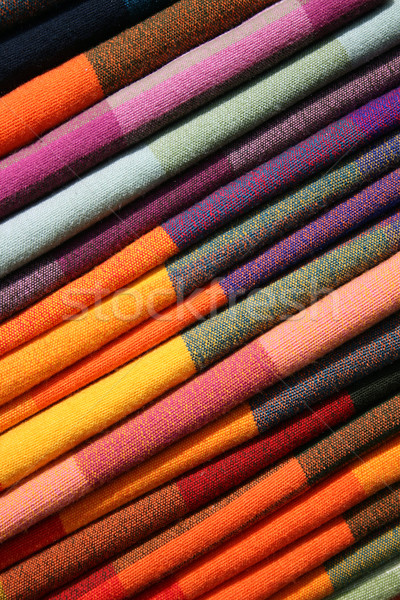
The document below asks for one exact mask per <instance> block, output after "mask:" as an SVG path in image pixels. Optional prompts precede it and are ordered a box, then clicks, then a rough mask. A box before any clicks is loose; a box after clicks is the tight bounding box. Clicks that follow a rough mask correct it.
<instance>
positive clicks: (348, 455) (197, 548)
mask: <svg viewBox="0 0 400 600" xmlns="http://www.w3.org/2000/svg"><path fill="white" fill-rule="evenodd" d="M399 401H400V400H399V397H394V398H393V399H392V400H389V401H388V402H389V403H390V404H391V408H390V407H389V404H388V403H383V404H382V405H381V406H380V407H377V408H374V409H372V410H371V411H368V412H367V413H365V414H364V415H362V416H361V417H358V418H357V419H355V420H354V421H352V422H350V423H349V424H348V425H344V426H343V427H341V428H340V429H338V430H337V431H336V432H334V433H332V434H330V435H329V436H327V437H325V438H324V439H323V440H322V441H320V442H317V443H316V444H314V445H312V446H310V447H309V448H308V449H306V450H304V451H303V452H301V453H299V454H297V455H295V456H293V457H291V458H289V459H288V460H286V461H284V462H283V463H280V464H279V465H277V466H276V467H275V468H272V469H271V470H269V471H267V472H266V473H264V474H262V475H261V476H260V477H258V478H256V479H254V480H252V482H251V483H250V484H248V486H247V488H246V486H245V487H244V488H243V487H242V488H238V489H237V490H235V492H233V494H231V497H229V496H228V497H223V498H222V500H221V503H220V505H219V506H218V505H217V506H214V507H213V508H214V509H213V510H212V509H211V510H210V507H208V510H209V512H208V514H207V509H205V511H203V512H202V511H200V512H199V513H195V514H194V515H192V516H191V517H189V518H186V519H184V520H182V521H180V522H179V523H178V524H177V526H176V527H175V529H173V530H172V531H171V530H169V529H167V530H165V531H163V532H162V533H160V534H159V535H158V536H157V537H156V538H150V539H149V540H146V541H145V542H143V544H139V545H136V546H134V547H133V548H132V549H131V550H130V551H128V552H125V553H123V554H122V555H119V556H118V557H117V559H116V560H115V561H110V562H108V563H105V564H104V565H103V566H102V567H100V568H99V569H97V570H95V571H94V572H93V575H91V574H89V575H87V576H86V577H85V578H84V580H83V581H79V582H78V583H77V584H76V585H75V586H74V585H73V586H72V589H71V592H72V593H70V594H69V593H68V592H69V588H68V587H67V588H66V590H64V591H61V592H59V593H57V592H56V593H55V594H52V595H51V596H50V597H51V598H59V599H60V600H61V598H65V599H67V598H84V599H85V600H92V599H93V600H94V599H96V600H97V599H99V598H118V600H119V599H121V600H122V599H123V598H130V597H131V596H130V595H131V594H136V596H134V597H135V598H138V600H139V597H140V596H137V593H138V592H140V591H141V590H143V589H144V588H146V587H148V586H149V585H150V584H154V583H157V582H159V581H160V579H161V578H163V577H165V575H168V574H169V573H172V572H174V571H176V570H177V569H178V568H179V567H182V566H183V565H188V563H190V562H193V561H194V560H195V559H197V561H201V562H202V563H203V562H204V560H206V559H207V555H206V556H205V557H204V558H203V559H202V558H200V557H201V556H202V555H205V554H206V552H207V551H209V550H211V549H213V548H216V546H217V544H221V543H223V542H226V541H227V540H228V539H229V538H232V537H233V536H234V535H239V538H236V540H237V539H239V540H240V541H242V538H243V536H246V534H247V533H248V531H247V532H246V530H245V528H248V527H251V526H254V524H255V523H257V521H260V520H261V519H263V517H265V516H266V515H268V513H270V512H272V511H274V510H276V509H278V511H277V512H275V514H273V515H271V516H270V517H267V519H266V521H265V523H266V524H267V529H269V533H270V534H271V535H269V536H268V534H267V533H266V538H267V539H265V540H261V543H260V546H258V549H259V551H260V552H262V551H264V550H265V551H266V552H268V550H270V551H271V553H272V552H273V551H274V549H278V548H279V544H284V543H285V542H286V543H289V541H290V536H291V535H294V539H297V537H298V536H299V535H301V534H302V533H305V532H306V531H307V528H309V527H311V529H312V528H313V525H314V527H315V526H316V525H315V524H316V519H318V518H319V519H321V520H322V522H324V521H325V518H324V517H325V515H326V516H327V519H326V520H328V519H329V516H328V515H329V511H330V510H332V511H335V509H336V510H337V511H338V512H337V513H336V514H340V512H341V509H342V510H345V509H346V506H348V507H350V506H354V504H357V503H359V502H361V501H362V500H364V499H365V498H367V497H369V496H371V495H372V494H374V493H376V492H378V491H379V490H381V489H383V488H384V487H385V486H386V483H385V482H387V483H388V484H389V485H390V484H391V483H392V484H393V483H395V482H396V481H397V480H398V477H399V474H398V472H399V461H398V460H397V458H398V452H399V444H400V440H399V436H397V437H395V438H394V439H393V440H390V441H388V442H386V443H385V444H383V445H381V446H380V447H379V448H378V449H375V450H373V451H370V452H369V453H368V454H366V455H363V457H362V458H363V461H356V462H354V463H352V464H351V465H350V466H347V467H346V468H343V469H341V470H339V472H338V473H336V474H333V472H334V471H337V470H338V469H339V468H340V467H342V466H343V465H344V464H345V463H348V462H349V461H350V460H352V459H353V458H354V456H355V453H356V455H357V454H361V453H363V452H365V450H367V449H368V447H371V446H369V442H372V444H374V443H375V444H376V443H377V440H378V438H379V430H380V432H381V433H382V429H381V428H382V427H383V428H384V427H385V426H387V425H388V420H386V419H384V421H385V422H386V425H383V421H382V420H381V418H380V413H381V411H383V412H385V409H388V412H387V413H386V415H387V417H388V419H389V420H390V418H391V417H392V416H393V414H394V413H396V412H398V409H399ZM395 405H396V406H395ZM378 415H379V416H378ZM371 419H372V421H373V423H371V424H370V425H369V426H368V421H369V420H371ZM375 419H376V421H377V422H375ZM378 422H379V424H378ZM371 425H372V428H371ZM364 426H365V427H366V429H365V435H364V431H363V430H362V429H360V427H361V428H362V427H364ZM371 429H373V430H374V431H372V430H371ZM394 431H395V429H392V432H394ZM389 435H390V434H389ZM370 436H372V437H370ZM375 436H377V437H375ZM361 438H362V441H361ZM380 439H381V440H382V439H383V438H382V437H381V438H380ZM372 440H374V441H372ZM334 452H335V454H336V455H334ZM328 475H330V477H329V478H328V479H327V480H326V481H322V480H323V479H326V477H327V476H328ZM299 494H302V495H300V497H299V498H298V499H296V500H294V502H293V503H292V505H290V504H289V505H288V506H284V505H285V504H288V503H289V502H290V501H291V500H292V499H293V498H294V496H295V495H299ZM325 494H326V495H325ZM321 502H322V503H323V504H324V507H325V510H324V511H321V510H320V506H321V504H320V503H321ZM338 505H340V507H341V509H340V508H338ZM291 506H292V507H293V512H294V513H295V514H296V517H297V518H293V520H292V519H291V516H292V515H291ZM313 507H314V508H313ZM296 509H297V510H298V512H297V513H296ZM302 509H303V510H302ZM299 513H300V514H299ZM300 515H301V516H300ZM315 517H316V518H315ZM275 523H276V525H277V526H276V528H275V527H274V524H275ZM258 525H259V526H261V528H262V525H263V521H261V523H258ZM280 527H282V530H281V534H279V529H280ZM255 528H256V530H257V525H256V526H255ZM308 530H310V529H308ZM242 532H243V533H242ZM250 533H252V530H251V529H250ZM261 537H262V536H261ZM292 539H293V538H292ZM232 544H235V538H234V539H233V540H232ZM227 545H228V547H230V543H229V541H228V542H227ZM274 546H275V548H274ZM225 547H226V546H225ZM281 547H282V546H281ZM219 550H220V551H221V552H223V550H224V546H222V547H221V546H220V547H219ZM214 553H218V548H217V549H216V550H215V551H214ZM249 553H250V545H249ZM240 556H242V557H243V560H245V557H246V553H245V554H243V552H241V553H240ZM197 561H196V562H195V563H194V566H193V568H194V569H195V567H196V565H198V564H199V562H197ZM228 566H229V565H228V564H227V563H226V562H225V563H223V564H222V565H221V573H224V571H225V570H226V568H227V567H228ZM187 569H190V566H188V567H187ZM185 571H186V569H185ZM217 576H218V574H217ZM188 579H189V581H190V577H188ZM198 581H199V583H204V580H203V579H202V578H201V573H198ZM167 582H168V580H167ZM164 583H165V582H164ZM174 592H177V595H176V596H175V594H174ZM63 594H65V596H64V595H63ZM168 595H170V597H171V598H172V599H175V598H179V595H180V597H181V598H186V590H185V588H184V587H183V586H182V587H181V586H180V585H174V586H171V587H170V588H169V589H168V591H167V592H166V594H165V595H164V594H162V593H161V595H160V598H163V599H164V598H168ZM144 597H145V598H147V594H145V596H144ZM150 597H152V593H151V592H150ZM155 597H157V596H155ZM188 597H189V598H190V594H189V596H188ZM237 597H238V596H235V595H231V596H230V598H237Z"/></svg>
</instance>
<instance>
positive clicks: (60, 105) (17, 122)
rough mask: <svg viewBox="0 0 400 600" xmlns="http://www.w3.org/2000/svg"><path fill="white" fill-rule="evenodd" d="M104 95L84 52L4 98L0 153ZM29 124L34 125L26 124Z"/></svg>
mask: <svg viewBox="0 0 400 600" xmlns="http://www.w3.org/2000/svg"><path fill="white" fill-rule="evenodd" d="M102 98H104V94H103V90H102V88H101V86H100V83H99V81H98V79H97V76H96V73H95V71H94V69H93V67H92V65H91V64H90V62H89V61H88V60H87V58H86V57H85V55H83V54H81V55H79V56H76V57H75V58H72V59H71V60H69V61H68V62H66V63H64V64H62V65H60V66H59V67H57V68H56V69H52V70H51V71H48V72H47V73H44V74H43V75H40V76H39V77H35V79H32V80H31V81H28V82H27V83H25V84H24V85H21V86H20V87H18V88H17V89H15V90H13V91H12V92H10V93H9V94H6V95H5V96H3V97H2V98H0V156H3V155H4V154H8V153H9V152H11V151H12V150H16V149H17V148H19V147H20V146H23V145H25V144H29V143H30V142H32V141H33V140H35V139H36V138H37V137H38V136H39V135H41V134H42V133H44V132H45V131H48V130H49V129H52V128H53V127H55V126H56V125H58V124H59V123H60V122H61V121H66V120H67V119H69V118H70V117H72V116H73V115H75V114H77V113H79V112H81V111H82V110H84V109H85V108H88V107H89V106H92V104H95V103H96V102H99V100H102ZM25 123H29V124H30V125H29V126H28V125H26V126H25V127H23V125H25Z"/></svg>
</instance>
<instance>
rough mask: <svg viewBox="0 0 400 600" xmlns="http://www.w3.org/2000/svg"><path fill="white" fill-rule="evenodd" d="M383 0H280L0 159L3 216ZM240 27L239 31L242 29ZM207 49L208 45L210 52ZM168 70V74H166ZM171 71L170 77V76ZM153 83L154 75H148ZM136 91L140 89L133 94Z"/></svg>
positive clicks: (0, 212) (0, 213) (0, 195)
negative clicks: (147, 79) (149, 83)
mask: <svg viewBox="0 0 400 600" xmlns="http://www.w3.org/2000/svg"><path fill="white" fill-rule="evenodd" d="M381 1H382V0H325V1H324V6H323V10H321V5H320V0H302V2H300V3H293V1H292V0H281V2H278V3H276V4H274V5H273V6H270V7H268V8H267V9H265V10H264V11H261V12H260V13H258V14H256V15H255V16H254V17H252V19H250V20H249V21H247V22H245V23H243V24H242V25H240V26H239V27H237V28H235V29H233V30H231V31H228V32H227V33H225V34H223V35H222V36H219V37H217V38H216V39H215V40H212V41H210V42H208V43H207V45H206V47H204V46H201V47H200V48H196V49H194V50H192V51H191V52H189V53H188V54H187V55H186V56H185V57H183V58H179V59H177V60H176V61H174V62H173V65H175V66H172V65H171V64H169V65H167V66H166V67H164V69H162V70H161V75H160V74H159V79H156V80H155V84H154V85H152V86H151V87H150V88H149V89H145V88H146V83H143V81H141V82H137V83H135V84H133V85H131V86H128V87H127V88H125V89H124V90H123V91H122V92H120V93H117V94H115V95H113V96H111V97H110V98H109V99H108V100H104V101H103V102H101V103H100V105H98V106H97V107H96V108H94V109H92V110H89V111H88V112H87V114H85V113H84V114H83V115H78V117H77V118H75V119H72V121H70V122H69V123H67V124H65V125H63V126H61V127H60V128H57V130H55V131H53V132H52V133H51V134H49V135H47V136H44V137H43V138H42V139H40V140H39V141H38V142H37V143H35V144H33V146H32V147H31V148H29V149H28V150H22V151H21V152H19V153H17V154H15V155H14V156H13V157H11V158H10V159H9V160H6V161H4V162H3V164H0V169H1V170H2V186H1V188H0V218H2V217H5V216H6V215H8V214H11V213H12V212H15V211H16V210H19V209H21V208H22V207H24V206H26V205H27V204H29V203H31V202H33V201H34V200H36V199H38V198H40V197H42V196H43V195H44V194H46V193H48V192H50V191H51V190H53V189H54V188H55V187H60V186H61V185H63V184H65V183H67V182H68V181H71V180H72V179H74V178H75V176H76V174H81V173H83V172H85V171H87V170H88V169H89V168H91V167H94V166H95V165H97V164H98V163H99V162H100V161H101V160H104V159H105V158H107V157H110V156H112V155H113V154H114V153H115V152H117V151H118V150H120V149H122V148H124V147H125V148H126V147H128V146H130V145H132V144H134V143H136V142H138V141H139V140H140V139H143V138H144V137H145V136H147V135H149V134H150V133H153V132H155V131H156V130H158V129H159V128H160V127H162V126H164V125H166V124H167V123H170V122H172V121H173V120H175V119H176V118H178V117H181V116H182V115H185V114H187V113H188V112H190V111H191V110H193V108H195V107H198V106H200V105H201V104H204V103H205V102H208V101H210V100H211V99H212V98H214V97H216V96H218V95H220V94H222V93H224V92H225V91H227V90H228V89H230V88H232V87H233V86H235V85H238V84H239V83H242V82H243V81H246V80H248V79H250V78H251V77H252V76H254V75H255V74H257V73H260V72H261V71H263V70H265V69H266V68H269V67H271V66H272V65H273V64H276V63H277V62H278V61H280V60H282V59H283V58H286V57H288V56H290V55H291V54H293V53H294V52H296V51H297V50H298V49H299V48H302V47H304V46H306V45H307V44H309V43H311V42H313V41H315V40H316V39H318V38H320V37H322V36H323V35H326V33H327V32H329V31H332V30H334V29H337V28H338V27H340V25H342V24H343V23H344V22H346V21H348V20H349V18H354V17H356V16H358V14H359V13H360V12H365V11H366V10H368V9H370V8H371V7H374V6H376V4H377V3H378V2H381ZM240 32H243V33H240ZM205 48H209V49H210V50H209V53H210V55H209V56H207V51H206V50H205ZM165 72H166V73H167V75H166V76H165V75H164V73H165ZM168 74H169V76H168ZM151 80H152V81H153V78H151ZM138 91H139V92H138Z"/></svg>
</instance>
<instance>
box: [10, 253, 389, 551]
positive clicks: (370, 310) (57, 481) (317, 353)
mask: <svg viewBox="0 0 400 600" xmlns="http://www.w3.org/2000/svg"><path fill="white" fill-rule="evenodd" d="M399 260H400V255H399V254H396V255H395V256H393V257H392V258H391V259H389V260H387V261H385V262H384V263H382V264H381V265H379V266H377V267H375V268H373V269H371V270H369V271H368V272H367V273H365V274H364V275H362V276H360V277H357V278H355V279H353V280H352V281H350V282H349V283H348V284H346V285H343V286H342V287H341V288H339V289H338V290H336V291H335V292H332V293H331V294H329V295H328V296H326V297H325V298H323V299H322V300H319V302H317V303H316V304H315V305H314V306H311V307H309V308H307V309H305V310H303V311H302V312H301V313H300V317H301V318H300V319H299V318H297V317H292V318H290V319H288V320H286V321H285V322H283V323H281V324H280V325H279V326H277V327H275V328H274V329H272V330H271V331H269V332H268V333H266V334H264V336H261V337H259V338H258V339H257V340H255V341H254V342H253V343H251V344H249V345H248V346H246V347H245V348H243V349H242V350H240V351H238V352H236V353H235V354H233V355H231V356H230V357H228V358H226V359H225V360H223V361H221V362H220V363H218V364H217V365H216V366H215V367H213V368H212V369H209V370H208V371H206V372H205V373H204V374H202V375H200V376H198V377H197V378H195V379H193V380H192V381H191V382H189V383H188V384H187V385H186V386H183V387H181V388H180V389H179V390H177V391H176V392H174V393H173V394H171V395H170V396H169V397H167V398H165V399H164V400H163V402H162V403H158V404H155V405H154V406H153V407H152V408H150V409H148V410H147V411H145V412H142V413H141V414H139V415H138V416H136V418H133V419H132V420H131V421H128V422H127V425H126V427H125V428H124V424H122V425H121V426H120V427H122V430H121V429H120V430H119V429H118V428H116V429H114V430H111V431H110V432H109V433H108V434H107V435H106V436H104V437H100V438H98V439H97V440H94V441H93V442H92V443H89V444H87V445H86V446H84V447H83V448H82V449H81V450H80V451H78V453H75V455H67V456H66V457H64V458H63V459H61V460H59V461H57V462H56V463H54V464H53V465H50V466H49V467H48V468H47V469H44V470H43V471H41V472H40V473H38V474H37V475H36V477H32V478H30V479H27V480H25V481H24V482H23V483H21V485H20V486H18V487H16V488H15V489H12V490H10V491H9V492H8V493H6V494H3V495H2V497H1V499H0V523H1V535H2V540H4V539H6V538H7V537H10V536H11V535H14V534H16V533H18V531H21V530H22V529H24V528H25V527H27V526H29V525H31V524H33V523H35V522H37V521H38V520H40V519H41V518H43V517H45V516H47V515H49V514H51V513H54V512H55V511H56V510H57V509H60V508H62V507H63V506H65V505H66V504H69V503H70V502H71V501H72V500H73V499H74V498H78V497H79V496H82V495H83V494H85V493H87V492H88V491H90V490H91V489H93V487H95V486H96V485H99V484H101V483H104V482H105V481H106V480H107V478H108V475H109V470H112V476H115V475H116V474H117V472H116V467H117V468H119V469H120V471H119V472H124V471H126V470H127V469H129V468H131V466H132V462H131V463H130V464H129V460H130V459H131V458H133V459H134V460H135V456H133V457H132V455H131V456H130V457H129V459H128V452H127V453H126V455H125V454H124V452H123V444H124V443H126V444H127V447H128V448H129V452H131V451H132V452H134V453H135V455H136V457H138V458H139V460H144V459H145V458H146V457H148V456H149V455H150V454H151V452H154V450H156V446H157V445H158V446H159V447H158V450H160V449H161V447H162V446H164V447H165V446H166V445H168V444H170V443H171V442H172V440H173V437H175V439H177V437H179V436H184V435H186V434H187V433H188V431H189V428H191V429H192V430H193V429H195V428H196V427H197V428H198V427H201V426H202V425H204V424H205V422H204V417H203V413H204V411H205V410H207V409H208V407H209V411H208V419H209V420H210V419H211V418H213V416H212V410H213V407H215V408H214V411H218V412H219V414H221V412H224V411H225V412H226V411H228V410H229V409H231V408H233V407H234V406H235V405H237V404H239V403H240V402H242V401H244V400H246V399H247V398H249V397H251V396H252V395H254V394H255V393H256V392H257V391H260V390H262V389H263V388H265V387H267V386H268V385H271V384H273V383H275V382H276V381H277V380H280V379H282V378H285V377H287V376H289V375H291V374H293V373H294V372H296V371H298V370H300V369H301V368H304V367H305V366H307V364H310V363H312V362H313V361H315V360H316V359H317V358H319V357H322V356H324V355H325V354H327V353H328V352H329V351H332V350H334V349H335V348H336V347H337V346H339V345H341V344H343V343H345V342H346V341H348V340H350V339H351V338H353V337H354V336H356V335H357V334H359V333H362V332H363V331H365V330H366V329H368V327H371V326H372V325H373V324H375V323H377V322H379V321H380V320H382V319H383V318H384V317H386V316H389V315H390V314H391V313H393V312H395V311H396V310H398V309H399V308H400V304H399V303H400V297H399V294H400V291H399V290H400V287H399V282H398V278H399V273H400V271H399V269H398V266H399ZM383 281H384V282H385V286H384V288H383V287H382V282H383ZM350 298H351V301H350ZM372 300H373V302H372ZM333 308H334V311H335V312H334V315H335V317H334V318H332V310H333ZM310 319H311V323H312V327H311V328H310ZM349 323H351V327H348V324H349ZM328 325H329V328H328ZM322 332H323V334H322ZM180 344H181V342H180V341H179V340H178V347H180V348H181V347H182V346H181V345H180ZM300 348H301V352H300ZM157 352H158V359H157V360H154V361H153V360H152V358H155V357H152V356H151V354H152V353H149V354H147V355H146V356H147V357H148V359H149V361H150V362H149V364H150V365H151V369H150V371H149V370H148V369H146V368H145V365H144V364H143V363H141V362H139V361H138V364H139V367H138V369H137V372H136V373H135V370H134V369H133V368H132V365H131V370H130V373H129V375H130V376H132V375H133V376H134V377H135V375H136V384H135V388H132V386H131V385H129V386H128V387H129V399H130V400H131V399H132V397H133V400H134V401H136V398H135V396H136V392H138V390H139V382H140V379H139V377H140V378H141V379H142V380H143V381H144V384H143V385H140V391H139V392H138V395H139V396H140V402H142V401H143V398H144V397H145V395H146V393H147V395H151V394H153V397H154V395H155V394H157V393H158V394H159V393H161V392H162V389H158V390H157V391H156V387H159V386H160V385H161V384H162V378H163V377H165V375H163V373H162V372H163V371H164V369H165V372H166V374H167V377H168V374H169V373H170V367H169V365H168V360H169V361H171V359H172V362H173V363H174V365H175V366H176V364H177V356H176V354H174V352H176V348H175V349H172V348H171V347H169V348H168V347H167V345H164V346H160V348H159V349H158V350H157ZM149 357H150V358H149ZM156 366H157V369H156ZM117 373H118V372H117ZM119 373H121V371H120V372H119ZM150 373H151V375H150ZM192 373H193V371H192ZM232 374H234V376H233V375H232ZM117 376H118V375H117ZM152 379H153V381H152ZM127 380H128V378H125V379H122V378H121V379H119V381H118V385H117V387H115V388H113V389H112V391H111V394H110V395H109V396H107V397H106V396H105V395H104V391H105V390H104V389H103V390H102V392H100V393H101V398H102V404H101V405H100V404H99V403H98V401H97V399H98V397H99V396H97V395H96V394H93V393H90V394H86V397H84V398H83V394H84V392H83V391H82V392H80V393H79V394H77V395H75V396H71V397H70V398H69V399H67V400H65V401H64V402H62V403H60V404H58V405H56V406H54V407H52V408H50V409H48V410H47V411H44V412H43V413H41V414H40V415H36V416H35V417H33V418H32V419H30V420H28V421H26V422H25V423H24V424H21V425H20V426H18V427H16V428H14V429H12V430H10V431H9V432H7V433H5V434H3V435H2V436H1V438H0V439H1V441H2V452H1V455H2V473H3V479H2V483H3V485H7V484H11V482H12V481H13V480H14V481H15V480H16V478H17V477H18V474H20V476H21V475H26V474H27V463H28V461H29V464H30V465H32V464H33V462H32V458H34V457H35V455H36V457H37V458H36V460H38V459H39V461H41V460H43V456H44V455H45V452H46V444H47V448H48V447H51V448H52V452H54V448H55V446H56V445H58V448H61V446H62V438H61V436H65V433H63V432H68V435H70V432H71V431H72V430H73V427H74V426H75V428H76V430H77V433H78V435H79V434H80V435H82V433H81V431H79V430H78V427H77V425H80V426H81V427H82V428H84V429H85V433H86V434H87V433H88V431H89V427H88V425H89V426H92V427H93V428H95V427H98V423H99V420H101V419H104V410H105V408H107V406H113V410H114V414H115V407H116V406H118V404H119V403H121V404H123V403H124V402H125V406H126V396H125V395H124V393H123V391H124V385H125V384H126V382H127ZM99 385H101V384H100V383H99ZM145 386H148V389H149V391H147V392H146V390H145ZM86 389H90V388H86ZM179 400H180V402H179ZM221 404H223V408H222V409H221V407H220V406H221ZM174 405H175V407H176V408H177V409H178V413H176V414H178V415H179V418H177V419H175V418H174V417H173V415H174V414H175V412H174V411H173V410H172V408H173V407H174ZM131 407H132V405H131ZM158 407H159V410H157V409H158ZM164 407H165V410H167V411H168V418H165V413H164V411H163V408H164ZM58 411H60V413H59V412H58ZM68 411H70V412H68ZM152 413H154V419H153V421H152V425H153V427H152V429H151V437H148V434H145V435H143V436H140V428H139V427H138V428H137V432H138V434H139V435H137V436H136V437H135V438H134V437H133V433H131V428H130V424H131V427H132V430H133V431H134V429H135V427H136V426H137V425H138V424H139V422H140V419H146V415H149V414H150V415H151V414H152ZM49 415H50V416H49ZM81 415H82V416H81ZM216 416H217V414H215V413H214V418H215V417H216ZM47 417H49V423H51V426H50V425H49V426H48V427H47V426H46V425H45V426H44V429H42V426H43V421H42V420H43V419H46V418H47ZM157 421H158V423H159V427H158V429H157V427H156V426H155V425H156V423H157ZM149 423H150V421H147V424H149ZM58 429H59V432H58V431H57V430H58ZM43 431H46V432H50V431H51V433H52V436H53V435H54V437H52V438H49V436H48V435H40V433H41V432H43ZM62 431H63V432H62ZM160 432H161V433H160ZM22 433H23V435H21V434H22ZM18 437H19V438H20V440H22V439H23V448H24V451H22V452H21V453H20V454H19V455H17V448H18V445H17V444H16V440H17V438H18ZM75 439H76V438H75ZM60 442H61V443H60ZM103 443H104V446H103ZM6 444H10V449H7V448H6ZM11 448H12V450H11ZM101 448H103V452H104V449H105V451H106V453H107V461H104V460H102V459H101V458H100V457H101V455H102V454H101ZM111 448H114V449H115V453H114V454H113V455H111V451H110V449H111ZM11 456H12V459H11ZM27 457H29V459H28V460H27ZM78 458H79V460H77V459H78ZM112 458H113V459H114V460H112ZM127 459H128V462H127ZM7 461H8V463H7ZM6 463H7V464H6ZM36 464H37V463H36ZM6 478H7V479H6ZM38 490H40V494H39V493H38Z"/></svg>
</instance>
